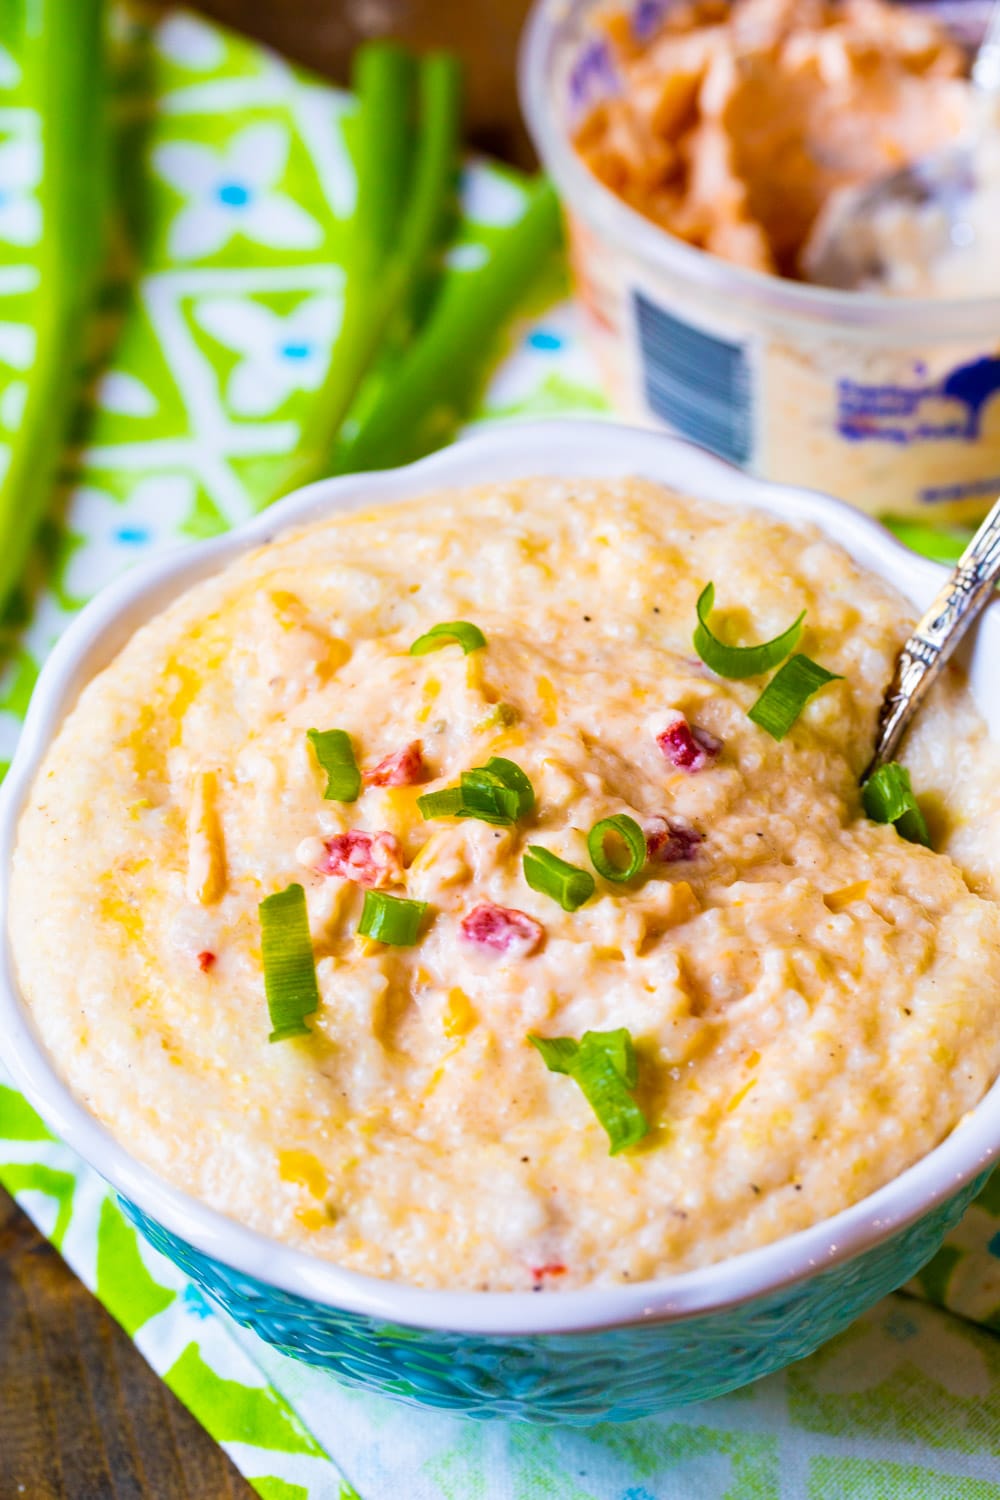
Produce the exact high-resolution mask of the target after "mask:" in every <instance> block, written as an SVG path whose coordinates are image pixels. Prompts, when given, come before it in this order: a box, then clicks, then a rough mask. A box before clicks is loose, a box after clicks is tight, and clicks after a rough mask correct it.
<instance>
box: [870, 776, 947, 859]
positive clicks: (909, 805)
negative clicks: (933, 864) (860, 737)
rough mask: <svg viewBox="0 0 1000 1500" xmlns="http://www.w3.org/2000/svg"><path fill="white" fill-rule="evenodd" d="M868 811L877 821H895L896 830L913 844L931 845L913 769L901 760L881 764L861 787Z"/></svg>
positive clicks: (873, 819) (928, 846)
mask: <svg viewBox="0 0 1000 1500" xmlns="http://www.w3.org/2000/svg"><path fill="white" fill-rule="evenodd" d="M861 800H862V802H863V803H864V808H865V812H866V813H867V814H868V816H869V817H870V818H871V819H872V821H873V822H875V823H894V824H895V825H896V830H897V832H898V833H899V834H900V835H901V836H902V837H903V838H904V839H909V841H910V843H911V844H924V845H925V846H926V847H927V848H928V849H929V848H930V847H931V836H930V833H929V832H928V829H927V822H926V820H925V818H924V815H923V813H922V812H921V811H920V804H919V803H918V802H917V799H916V797H915V796H914V795H913V786H912V785H911V782H910V773H909V771H908V770H907V769H906V767H905V766H901V765H900V764H899V763H898V761H894V760H890V761H889V762H888V763H887V764H886V765H884V766H879V768H878V770H877V771H875V772H874V773H873V774H872V775H871V776H869V778H868V780H867V781H866V782H865V784H864V786H863V787H862V788H861Z"/></svg>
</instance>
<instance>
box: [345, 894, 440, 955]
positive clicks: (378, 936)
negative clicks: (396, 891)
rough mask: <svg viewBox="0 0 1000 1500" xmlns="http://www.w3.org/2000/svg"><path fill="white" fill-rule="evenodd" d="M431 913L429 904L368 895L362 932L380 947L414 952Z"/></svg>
mask: <svg viewBox="0 0 1000 1500" xmlns="http://www.w3.org/2000/svg"><path fill="white" fill-rule="evenodd" d="M426 910H427V902H426V901H407V900H406V898H405V896H387V895H386V893H385V891H365V904H364V906H363V907H362V908H361V920H360V922H359V923H358V931H359V932H360V934H361V936H362V937H369V938H374V939H375V941H376V942H377V943H391V944H392V946H393V947H394V948H412V947H413V945H414V943H415V942H416V941H417V937H418V934H419V932H420V924H421V922H422V921H423V919H424V913H425V912H426Z"/></svg>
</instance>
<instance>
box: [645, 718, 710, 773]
mask: <svg viewBox="0 0 1000 1500" xmlns="http://www.w3.org/2000/svg"><path fill="white" fill-rule="evenodd" d="M656 743H657V744H658V745H659V747H660V749H661V751H662V752H663V754H664V756H665V757H666V759H667V760H669V762H670V764H671V765H673V766H676V767H677V768H678V770H680V771H702V770H704V768H705V767H706V766H707V765H709V764H710V762H712V761H713V760H714V759H715V757H716V756H717V755H718V753H719V751H720V750H721V749H722V741H721V740H717V739H716V738H715V735H714V734H709V732H708V730H707V729H701V728H700V727H699V726H698V725H697V724H689V723H688V721H687V719H685V717H684V715H683V714H682V713H676V712H675V713H671V715H670V717H669V718H668V720H667V722H666V724H665V725H664V727H663V728H662V729H661V730H660V731H659V733H658V734H657V736H656Z"/></svg>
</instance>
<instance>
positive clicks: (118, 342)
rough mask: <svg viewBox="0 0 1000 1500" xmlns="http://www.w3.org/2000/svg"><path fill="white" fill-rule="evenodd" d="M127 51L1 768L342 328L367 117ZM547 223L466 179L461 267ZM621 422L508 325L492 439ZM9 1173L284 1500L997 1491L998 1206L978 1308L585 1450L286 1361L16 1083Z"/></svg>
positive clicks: (23, 229)
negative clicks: (108, 607)
mask: <svg viewBox="0 0 1000 1500" xmlns="http://www.w3.org/2000/svg"><path fill="white" fill-rule="evenodd" d="M118 32H119V35H118V44H119V51H120V58H119V70H118V79H117V92H116V102H117V125H118V136H119V140H120V144H121V155H120V168H119V171H120V183H121V187H122V191H123V195H124V202H125V210H126V211H125V215H124V222H123V223H122V224H121V225H120V232H119V237H118V241H117V247H116V249H117V253H116V273H117V274H116V275H115V276H114V278H113V279H112V280H111V282H110V283H109V285H108V287H107V289H106V294H105V297H104V302H103V314H104V316H103V318H102V320H101V327H100V328H99V329H98V338H97V342H96V346H95V349H94V350H93V351H92V352H91V355H90V367H89V368H90V374H91V377H92V378H91V381H90V385H89V390H88V395H87V399H86V402H85V405H84V410H83V412H82V413H81V421H80V424H79V433H78V436H79V441H78V444H77V445H76V447H75V448H74V450H73V451H72V452H71V454H70V455H69V456H68V457H67V460H66V464H65V468H64V474H63V478H64V481H65V483H64V488H63V493H62V495H61V497H60V499H59V500H58V502H57V504H56V506H55V511H54V516H53V519H52V520H51V521H50V522H49V523H48V524H47V526H46V528H45V532H44V535H43V537H42V541H41V545H40V547H39V549H38V555H37V558H36V560H35V564H34V579H33V583H32V586H31V587H30V588H28V589H26V590H25V594H24V598H23V599H22V600H20V601H19V602H18V605H17V607H16V608H15V609H14V610H13V611H11V612H10V615H9V618H8V621H7V623H6V626H5V631H4V634H5V645H6V647H7V654H6V657H5V658H4V661H5V665H4V667H3V670H2V674H0V757H4V758H6V759H7V760H9V757H10V755H11V753H12V751H13V747H14V744H15V742H16V739H17V734H18V731H19V727H20V722H21V719H22V718H23V715H24V711H25V708H26V706H27V703H28V699H29V697H30V695H31V690H32V687H33V685H34V682H35V679H36V677H37V675H38V671H39V668H40V665H41V663H42V661H43V660H44V658H45V655H46V653H47V652H48V651H49V650H50V649H51V647H52V645H53V643H54V642H55V640H56V639H57V638H58V636H59V634H60V632H61V631H62V630H63V628H64V627H65V626H66V624H67V623H68V622H69V620H70V619H71V618H72V617H73V615H74V614H75V612H76V611H77V610H78V609H79V608H80V606H81V605H82V603H83V602H84V601H85V600H86V599H88V598H89V597H90V596H91V595H92V594H94V593H95V592H96V591H97V589H98V588H100V587H101V586H102V585H103V584H105V583H106V582H108V581H109V580H110V579H111V578H113V577H115V576H116V575H117V574H118V573H120V572H121V571H123V570H124V569H125V568H127V567H128V566H129V565H130V564H131V563H132V562H133V561H136V560H138V559H139V558H142V557H147V556H149V555H150V554H151V553H153V552H155V551H157V550H159V549H161V548H164V547H168V546H172V545H175V544H176V543H177V541H178V540H182V539H184V538H195V537H204V536H209V535H212V534H214V533H217V532H219V531H221V530H223V529H225V528H226V527H228V526H230V525H234V524H236V523H238V522H239V521H240V520H242V519H243V518H244V517H246V516H247V515H249V514H251V513H252V512H253V510H254V509H255V505H256V504H257V503H258V498H257V497H260V496H262V495H264V494H266V493H267V492H268V490H269V488H270V484H271V480H272V478H273V475H274V473H275V472H276V468H277V464H278V461H279V460H280V458H281V456H282V455H284V454H286V453H287V452H288V451H289V449H290V448H291V447H292V446H293V445H294V443H295V440H296V436H297V433H298V428H299V424H300V422H301V419H302V415H303V413H304V412H305V411H306V410H307V407H308V402H309V400H310V399H311V392H312V391H314V390H315V388H316V386H317V385H318V382H319V380H320V378H321V376H322V374H323V369H324V360H325V358H326V355H327V351H328V348H329V344H330V340H331V338H332V335H333V332H334V330H335V328H336V325H337V319H338V317H339V309H340V293H341V283H342V275H341V272H340V269H339V262H338V255H339V253H340V247H341V242H342V239H341V237H342V224H343V221H344V220H345V219H346V218H347V217H348V216H349V214H350V211H351V206H352V203H353V198H354V188H355V184H354V175H353V169H352V167H351V162H350V158H349V156H348V154H347V152H346V150H345V148H344V145H343V138H342V134H341V129H340V126H341V122H342V120H343V119H344V117H345V115H346V114H347V113H348V112H349V110H350V109H351V107H352V106H351V101H350V99H349V98H348V97H347V96H345V95H342V94H338V93H336V92H334V91H333V90H330V89H328V88H325V87H322V86H319V85H318V84H316V83H315V82H314V81H312V80H310V79H309V78H307V77H305V76H304V75H303V74H301V73H299V72H297V71H295V70H294V69H291V68H289V67H287V66H286V65H285V64H283V63H282V62H280V61H279V60H278V59H276V58H274V57H273V56H271V55H269V54H268V53H266V52H264V51H262V50H260V49H258V48H255V47H252V46H250V45H249V44H248V43H246V42H243V41H239V40H236V39H234V38H233V37H231V36H229V35H227V34H226V33H224V32H222V31H220V30H216V29H214V28H211V27H209V26H207V25H205V24H204V23H202V22H200V21H196V20H194V19H192V18H189V17H186V16H184V15H182V14H176V15H174V16H172V17H171V18H170V19H168V20H166V21H165V22H161V23H159V24H157V25H156V26H153V25H151V24H148V23H145V22H143V21H142V20H141V19H136V16H135V14H134V13H128V14H126V13H125V12H121V13H120V15H119V19H118ZM0 87H2V88H4V89H5V90H6V93H7V99H6V102H5V103H4V105H3V106H2V108H0V470H2V465H3V463H4V460H5V455H6V452H7V449H6V445H5V441H4V439H5V435H6V436H7V437H9V434H10V433H11V432H12V431H14V430H15V429H16V427H17V423H18V419H19V411H20V405H21V402H22V400H23V394H24V381H25V377H26V375H27V373H28V371H29V370H30V366H31V360H32V347H33V336H32V327H31V315H32V300H33V298H34V297H35V296H36V295H37V290H36V289H35V287H34V282H35V275H34V267H33V264H32V250H33V246H34V245H35V244H36V243H37V235H38V228H39V225H38V208H37V203H36V200H35V197H34V189H35V188H36V186H37V183H38V177H39V172H40V162H39V157H38V143H37V122H36V121H35V120H34V118H33V117H32V116H31V115H30V113H28V112H26V111H24V110H23V109H20V108H19V107H18V101H17V76H16V64H15V63H14V60H13V59H12V58H10V57H8V56H7V55H6V54H4V53H3V52H2V51H0ZM522 203H523V189H522V187H521V184H520V182H519V180H518V178H517V177H516V176H515V175H513V174H511V173H508V172H505V171H501V170H500V169H498V168H491V167H487V166H475V167H473V168H471V169H470V171H469V172H468V174H467V176H466V180H465V183H464V204H465V224H464V230H463V235H462V242H461V245H460V247H459V249H458V250H457V251H456V252H455V253H453V255H452V258H451V261H452V263H451V267H450V274H452V275H456V276H460V275H462V274H464V273H465V271H466V270H467V269H468V268H469V267H472V266H474V265H476V264H478V263H480V262H481V260H482V258H483V257H484V256H486V255H488V254H489V253H490V246H491V244H492V243H493V240H494V237H495V236H496V235H498V234H500V233H502V232H503V228H504V226H505V225H507V224H509V223H510V222H511V221H512V220H513V219H515V218H516V217H517V215H518V213H519V212H520V210H521V206H522ZM602 409H604V402H603V398H602V397H601V395H600V392H599V389H598V386H597V383H596V378H595V376H594V373H593V371H592V369H591V367H590V365H589V363H588V361H587V359H586V357H585V356H584V354H583V353H582V351H581V350H580V348H579V345H578V341H577V336H576V326H575V315H574V310H573V308H572V306H571V305H570V304H568V303H566V302H558V301H553V302H552V303H551V304H550V305H548V306H542V307H539V308H537V309H535V311H534V315H532V316H530V317H528V316H526V317H525V319H524V320H523V322H522V324H520V325H519V326H518V327H516V328H512V329H511V330H510V331H509V334H508V337H507V347H506V352H505V355H504V357H503V359H502V360H501V362H500V363H499V364H498V367H497V369H496V372H495V374H494V377H493V379H492V381H491V383H490V386H489V388H488V390H487V392H486V394H485V397H484V399H483V404H482V409H481V412H480V417H481V419H482V420H495V419H497V418H501V417H504V416H511V415H524V414H529V415H540V414H543V413H546V414H548V413H552V412H565V411H587V412H593V411H600V410H602ZM0 1182H2V1183H3V1185H4V1186H5V1187H6V1188H7V1189H8V1191H9V1192H11V1193H13V1194H14V1195H15V1196H16V1198H17V1199H18V1201H19V1202H20V1203H21V1205H22V1206H23V1207H24V1208H25V1209H26V1210H27V1212H28V1213H30V1214H31V1216H32V1218H33V1219H34V1220H35V1222H36V1223H37V1224H38V1225H39V1227H40V1228H41V1229H42V1231H43V1232H44V1233H45V1234H46V1235H47V1236H48V1237H49V1238H50V1239H51V1240H52V1242H53V1243H54V1244H55V1245H56V1246H57V1248H58V1249H59V1250H60V1251H61V1253H62V1254H63V1256H64V1257H65V1259H66V1260H67V1262H68V1263H69V1265H70V1266H71V1267H72V1268H73V1270H74V1271H75V1272H76V1274H77V1275H78V1276H79V1277H80V1278H81V1279H82V1280H83V1281H84V1282H85V1283H86V1285H87V1286H88V1287H90V1288H91V1289H92V1290H93V1291H94V1292H95V1294H96V1295H97V1296H98V1297H99V1298H100V1300H101V1301H102V1302H103V1303H104V1305H105V1306H106V1307H107V1308H108V1309H109V1310H110V1312H111V1313H112V1314H113V1315H114V1317H116V1318H117V1319H118V1321H119V1322H120V1323H121V1324H122V1326H123V1327H124V1328H125V1330H126V1332H127V1333H128V1334H129V1335H130V1337H132V1338H133V1339H134V1340H135V1343H136V1344H137V1346H138V1347H139V1349H140V1350H141V1352H142V1353H143V1355H144V1356H145V1357H146V1358H147V1359H148V1360H149V1362H150V1364H151V1365H152V1366H153V1368H154V1369H155V1370H156V1371H157V1372H158V1373H159V1374H160V1375H162V1377H163V1379H164V1380H165V1381H166V1383H167V1384H168V1385H169V1386H170V1388H171V1389H172V1390H173V1391H175V1392H176V1394H177V1395H178V1396H179V1397H180V1398H181V1400H182V1401H184V1402H185V1404H186V1405H187V1406H189V1407H190V1409H191V1410H192V1411H193V1412H194V1414H195V1415H196V1416H197V1417H198V1418H199V1420H200V1421H201V1422H202V1423H203V1424H204V1426H205V1427H206V1428H207V1430H208V1431H209V1432H210V1433H211V1435H212V1436H213V1437H214V1438H215V1439H216V1440H217V1441H218V1442H220V1443H221V1444H222V1445H223V1446H224V1447H225V1449H226V1451H227V1452H228V1453H229V1454H230V1455H231V1457H232V1458H233V1460H234V1462H235V1463H236V1464H237V1466H238V1467H239V1468H240V1470H241V1471H242V1472H243V1473H244V1474H245V1475H246V1476H247V1478H248V1480H249V1481H250V1482H251V1484H252V1485H253V1486H254V1488H255V1489H256V1490H257V1492H258V1493H259V1494H260V1495H262V1496H265V1497H268V1500H348V1497H351V1496H355V1495H358V1496H360V1497H362V1500H390V1497H391V1500H397V1497H399V1496H404V1497H405V1500H675V1497H676V1500H828V1497H834V1500H836V1497H840V1496H857V1497H872V1500H874V1497H879V1500H902V1497H912V1500H994V1497H995V1500H1000V1341H998V1340H997V1338H996V1337H995V1336H994V1335H993V1334H992V1333H990V1332H987V1331H984V1329H989V1328H991V1327H992V1328H997V1329H998V1330H1000V1187H996V1186H991V1187H988V1188H987V1190H986V1192H985V1193H984V1194H982V1195H981V1197H980V1199H979V1200H978V1202H977V1204H976V1205H975V1206H974V1207H973V1208H972V1209H971V1210H970V1212H969V1213H968V1215H967V1216H966V1218H965V1220H964V1221H963V1222H962V1224H961V1225H960V1227H959V1228H958V1230H957V1231H956V1232H955V1234H954V1235H953V1236H952V1237H951V1239H950V1241H949V1243H948V1244H947V1245H946V1247H945V1248H944V1249H943V1250H942V1251H941V1253H940V1254H939V1255H938V1257H937V1258H936V1260H935V1261H934V1262H933V1263H932V1264H931V1266H930V1267H928V1268H927V1270H926V1271H925V1272H924V1274H923V1276H922V1277H921V1287H920V1288H916V1290H918V1291H922V1292H923V1294H924V1295H925V1296H926V1297H927V1298H929V1299H931V1300H932V1301H934V1302H938V1303H942V1304H944V1305H945V1306H946V1307H948V1308H951V1309H953V1310H954V1311H956V1312H959V1313H962V1314H964V1318H957V1317H953V1316H951V1315H949V1314H948V1313H946V1312H943V1311H941V1310H940V1308H938V1307H933V1306H929V1305H927V1303H926V1302H921V1301H918V1300H915V1299H914V1298H904V1297H893V1298H890V1299H888V1300H887V1301H886V1302H884V1303H882V1304H881V1305H880V1306H879V1307H878V1308H876V1309H875V1310H874V1311H873V1312H872V1313H870V1314H869V1315H868V1316H866V1317H864V1318H862V1319H861V1320H860V1321H859V1322H858V1323H856V1324H855V1325H854V1326H853V1327H852V1328H851V1329H850V1330H848V1332H847V1333H845V1334H843V1335H842V1336H841V1337H840V1338H839V1339H836V1340H835V1341H834V1342H833V1343H831V1344H828V1345H827V1346H826V1347H825V1348H824V1349H822V1350H821V1351H820V1352H819V1353H817V1354H816V1355H814V1356H813V1357H812V1358H811V1359H808V1360H805V1361H803V1362H802V1363H800V1364H798V1365H795V1366H793V1367H791V1368H790V1369H788V1370H786V1371H784V1372H783V1373H782V1374H780V1375H777V1376H773V1377H771V1378H769V1379H767V1380H763V1381H760V1382H758V1383H757V1384H756V1385H754V1386H752V1387H751V1388H749V1389H747V1390H745V1391H742V1392H738V1393H736V1394H735V1395H732V1396H728V1397H725V1398H723V1399H721V1400H718V1401H714V1402H712V1403H710V1404H708V1405H703V1406H696V1407H686V1408H682V1409H678V1410H676V1411H673V1412H670V1413H667V1414H666V1415H664V1416H662V1417H658V1418H655V1419H649V1420H647V1421H643V1422H637V1423H632V1424H630V1425H628V1426H624V1427H613V1426H599V1427H595V1428H593V1429H591V1430H589V1431H586V1432H578V1431H558V1430H545V1429H539V1428H531V1427H526V1426H518V1425H516V1424H506V1423H488V1424H477V1423H474V1422H469V1421H465V1420H461V1419H455V1418H453V1417H449V1416H445V1415H437V1414H435V1413H432V1412H426V1411H416V1410H413V1409H409V1408H404V1407H399V1406H396V1405H393V1404H392V1403H390V1402H389V1401H387V1400H384V1399H382V1398H379V1397H374V1396H370V1395H365V1394H362V1393H359V1392H357V1391H352V1390H348V1389H347V1388H345V1387H343V1386H340V1385H339V1384H338V1383H337V1382H336V1381H335V1380H333V1379H332V1378H331V1377H329V1376H327V1375H325V1374H323V1373H321V1372H319V1371H315V1370H312V1369H310V1368H308V1367H307V1366H305V1365H302V1364H298V1363H295V1362H293V1361H291V1360H289V1359H287V1358H285V1357H284V1356H282V1355H280V1354H278V1353H276V1352H275V1351H274V1350H272V1349H270V1348H268V1347H267V1346H265V1345H264V1344H262V1343H261V1342H260V1341H259V1340H258V1339H256V1337H255V1336H254V1335H252V1334H248V1333H246V1332H245V1331H243V1330H241V1329H238V1328H236V1327H235V1325H234V1324H232V1322H231V1321H230V1320H229V1319H228V1318H226V1317H225V1316H223V1315H222V1314H220V1313H218V1312H216V1311H214V1310H213V1309H210V1308H209V1306H208V1305H207V1304H206V1303H205V1301H204V1300H203V1299H202V1297H201V1296H200V1294H199V1293H198V1291H197V1290H196V1289H195V1288H194V1287H193V1286H192V1285H191V1284H190V1283H189V1282H187V1281H186V1279H185V1278H184V1277H183V1276H181V1275H180V1274H179V1273H178V1272H177V1271H176V1270H175V1269H174V1268H173V1267H172V1266H171V1265H170V1264H169V1263H168V1262H167V1261H165V1260H164V1259H163V1258H162V1257H160V1256H159V1255H157V1254H155V1253H154V1252H153V1251H151V1250H149V1249H148V1248H147V1247H146V1246H145V1245H144V1244H143V1243H141V1242H140V1241H139V1240H138V1239H137V1237H136V1234H135V1232H134V1230H133V1229H131V1228H130V1227H129V1226H128V1225H127V1224H126V1223H125V1221H124V1220H123V1218H122V1216H121V1214H120V1213H119V1211H118V1209H117V1208H116V1207H115V1205H114V1203H113V1201H112V1199H111V1197H110V1196H109V1194H108V1192H107V1190H106V1189H105V1187H104V1185H103V1184H102V1183H101V1181H100V1180H99V1179H98V1178H97V1177H96V1176H95V1174H94V1173H93V1172H91V1171H90V1170H89V1168H87V1167H86V1166H85V1165H84V1164H83V1163H82V1162H81V1161H80V1160H79V1158H77V1157H76V1156H75V1155H74V1153H73V1152H72V1150H70V1149H69V1147H67V1146H66V1145H64V1144H63V1143H61V1142H60V1141H57V1140H55V1139H54V1138H53V1137H52V1136H51V1135H50V1133H49V1132H48V1131H47V1130H46V1128H45V1126H44V1125H43V1124H42V1122H41V1121H40V1120H39V1119H38V1117H37V1116H36V1115H35V1114H34V1113H33V1112H32V1110H31V1109H30V1108H29V1107H28V1106H27V1104H26V1103H25V1102H24V1100H23V1099H22V1098H21V1097H20V1096H19V1095H18V1094H17V1093H16V1092H15V1091H14V1090H13V1089H12V1088H10V1087H7V1086H6V1085H4V1084H3V1083H2V1082H0ZM970 1319H974V1320H975V1321H976V1322H978V1323H980V1324H982V1325H984V1327H982V1328H980V1327H975V1326H974V1325H973V1323H972V1322H970V1321H968V1320H970ZM2 1421H3V1416H2V1413H0V1436H2Z"/></svg>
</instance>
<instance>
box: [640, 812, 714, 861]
mask: <svg viewBox="0 0 1000 1500" xmlns="http://www.w3.org/2000/svg"><path fill="white" fill-rule="evenodd" d="M643 832H644V833H645V835H646V854H647V856H648V857H649V858H650V859H651V860H656V861H658V862H659V863H661V864H672V863H674V862H675V861H679V860H689V859H695V858H696V857H697V853H698V845H699V844H701V843H703V842H704V837H705V836H704V834H702V833H699V832H698V831H697V829H694V828H692V827H691V825H690V823H685V822H684V821H683V820H682V819H681V818H661V817H654V818H647V819H646V820H645V823H644V824H643Z"/></svg>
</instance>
